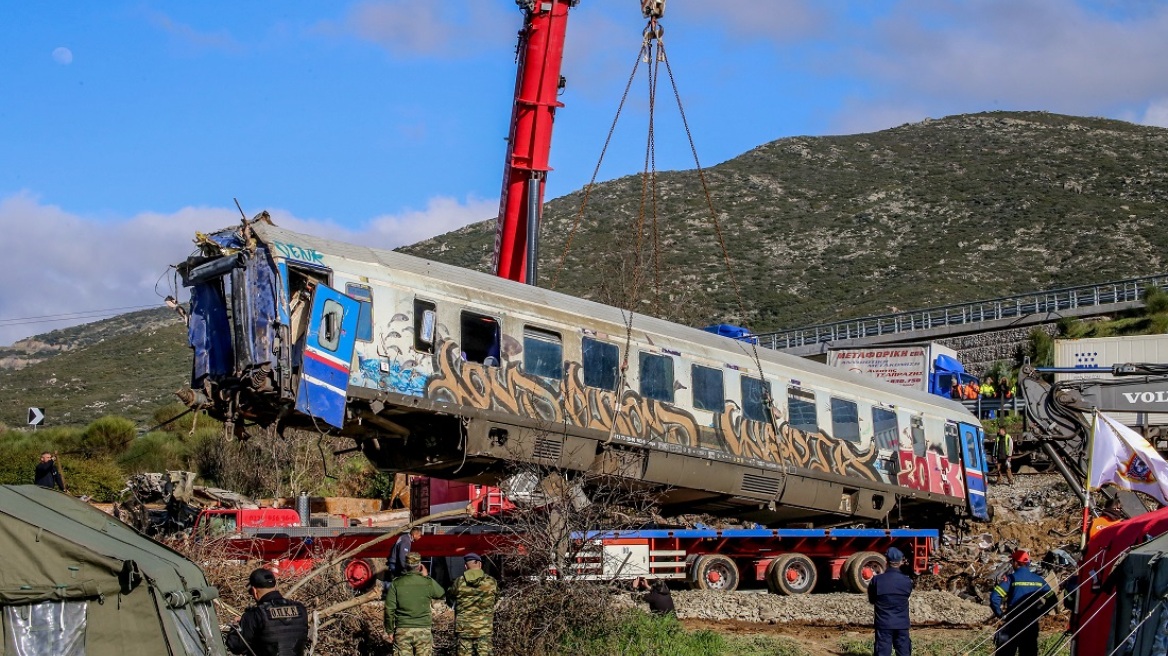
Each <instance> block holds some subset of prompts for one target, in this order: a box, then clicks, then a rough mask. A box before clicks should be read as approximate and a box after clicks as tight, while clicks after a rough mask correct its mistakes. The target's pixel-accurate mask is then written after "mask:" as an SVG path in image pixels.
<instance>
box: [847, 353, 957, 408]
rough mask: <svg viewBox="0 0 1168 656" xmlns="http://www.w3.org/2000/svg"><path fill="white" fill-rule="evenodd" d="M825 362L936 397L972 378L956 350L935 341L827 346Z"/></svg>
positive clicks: (947, 392)
mask: <svg viewBox="0 0 1168 656" xmlns="http://www.w3.org/2000/svg"><path fill="white" fill-rule="evenodd" d="M827 364H829V365H831V366H833V367H840V368H843V369H848V370H849V371H854V372H856V373H860V374H864V375H865V376H872V377H873V378H879V379H880V380H883V381H885V382H888V383H892V384H893V385H901V386H903V387H912V388H915V389H919V390H921V391H924V392H929V393H930V394H937V395H939V396H950V392H951V390H952V387H953V384H954V383H955V382H956V383H961V384H964V383H967V382H969V381H970V380H971V379H973V377H972V376H970V375H969V374H967V373H966V372H965V367H963V366H962V365H961V362H960V361H958V360H957V351H955V350H953V349H951V348H949V347H947V346H942V345H941V344H938V343H936V342H928V343H924V344H897V345H889V346H865V347H853V348H839V349H829V350H828V351H827Z"/></svg>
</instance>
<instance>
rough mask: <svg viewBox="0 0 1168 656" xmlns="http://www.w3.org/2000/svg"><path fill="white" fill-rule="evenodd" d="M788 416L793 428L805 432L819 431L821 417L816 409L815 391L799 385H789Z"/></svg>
mask: <svg viewBox="0 0 1168 656" xmlns="http://www.w3.org/2000/svg"><path fill="white" fill-rule="evenodd" d="M787 416H788V417H789V419H788V422H789V423H790V424H791V428H794V429H797V430H800V431H802V432H804V433H818V432H819V417H818V416H816V411H815V393H814V392H809V391H807V390H804V389H800V388H798V387H788V388H787Z"/></svg>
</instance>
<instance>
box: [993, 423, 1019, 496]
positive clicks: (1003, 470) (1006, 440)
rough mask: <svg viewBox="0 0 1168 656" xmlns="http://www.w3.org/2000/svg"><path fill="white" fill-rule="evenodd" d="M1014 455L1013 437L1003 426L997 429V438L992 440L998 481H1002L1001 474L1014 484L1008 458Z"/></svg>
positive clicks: (1012, 471)
mask: <svg viewBox="0 0 1168 656" xmlns="http://www.w3.org/2000/svg"><path fill="white" fill-rule="evenodd" d="M1013 457H1014V438H1012V437H1010V434H1009V433H1007V432H1006V428H1005V427H1004V426H1003V427H1001V428H999V429H998V438H997V439H996V440H994V460H995V462H997V466H998V480H997V482H998V483H1001V482H1002V476H1005V477H1006V480H1007V481H1009V482H1010V485H1013V484H1014V470H1013V468H1012V467H1011V466H1010V459H1011V458H1013Z"/></svg>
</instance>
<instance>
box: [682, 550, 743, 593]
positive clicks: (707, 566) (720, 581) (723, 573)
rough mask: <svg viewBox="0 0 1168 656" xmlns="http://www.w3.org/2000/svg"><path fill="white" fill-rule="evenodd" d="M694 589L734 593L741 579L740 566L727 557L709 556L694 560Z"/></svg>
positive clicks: (719, 555)
mask: <svg viewBox="0 0 1168 656" xmlns="http://www.w3.org/2000/svg"><path fill="white" fill-rule="evenodd" d="M693 566H694V576H693V581H694V587H695V588H697V589H698V590H720V591H722V592H733V591H734V590H737V589H738V581H739V579H740V578H741V577H740V575H739V573H738V565H735V564H734V561H733V560H731V559H730V558H729V557H727V556H723V555H721V554H707V555H705V556H699V557H698V558H697V559H696V560H694V565H693Z"/></svg>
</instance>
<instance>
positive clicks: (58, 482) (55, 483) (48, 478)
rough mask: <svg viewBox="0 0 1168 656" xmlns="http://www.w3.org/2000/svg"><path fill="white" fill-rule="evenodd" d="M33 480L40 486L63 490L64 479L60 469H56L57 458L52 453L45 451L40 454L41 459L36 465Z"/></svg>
mask: <svg viewBox="0 0 1168 656" xmlns="http://www.w3.org/2000/svg"><path fill="white" fill-rule="evenodd" d="M33 482H34V483H36V484H37V485H39V486H41V487H47V488H50V489H52V488H54V487H55V488H57V489H58V490H60V491H62V492H64V491H65V481H64V479H62V478H61V470H59V469H57V459H56V458H54V457H53V454H51V453H49V452H48V451H45V452H44V453H42V454H41V461H40V462H38V463H37V466H36V477H35V478H33Z"/></svg>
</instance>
